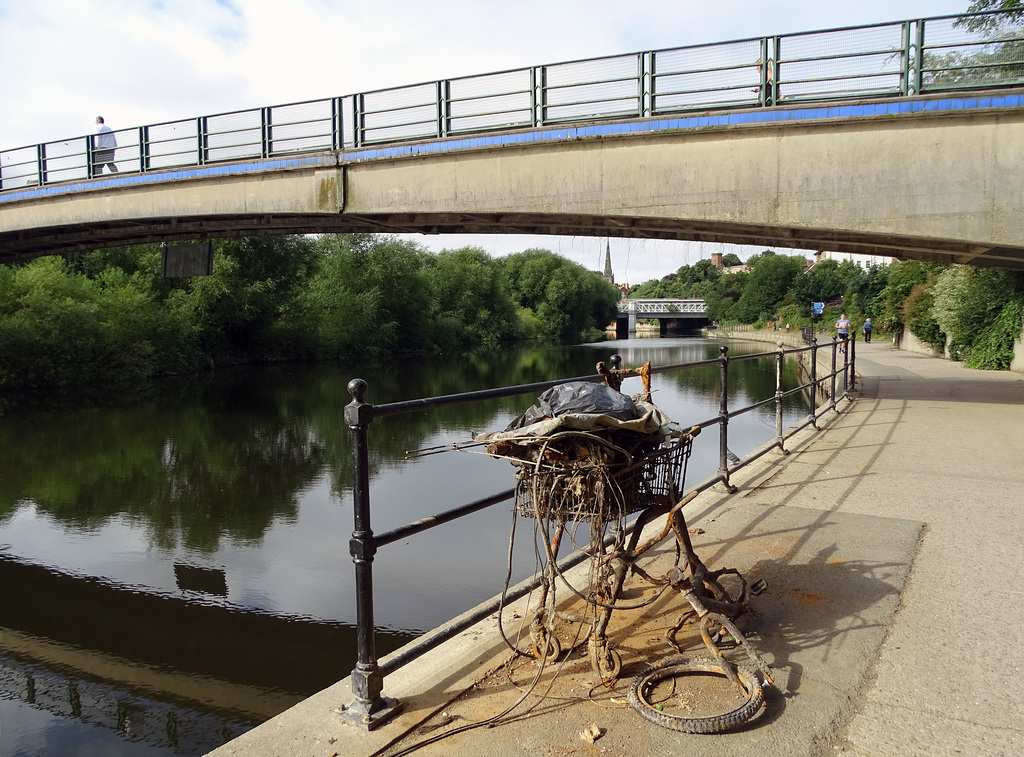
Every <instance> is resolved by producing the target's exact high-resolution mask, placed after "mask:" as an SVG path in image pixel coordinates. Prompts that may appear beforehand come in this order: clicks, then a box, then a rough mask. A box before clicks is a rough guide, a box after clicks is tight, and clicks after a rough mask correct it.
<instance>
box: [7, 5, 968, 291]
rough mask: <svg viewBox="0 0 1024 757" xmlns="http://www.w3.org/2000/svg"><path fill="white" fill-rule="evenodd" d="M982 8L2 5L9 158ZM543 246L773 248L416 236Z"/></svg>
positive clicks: (654, 256) (652, 269)
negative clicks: (544, 69)
mask: <svg viewBox="0 0 1024 757" xmlns="http://www.w3.org/2000/svg"><path fill="white" fill-rule="evenodd" d="M969 4H970V0H859V1H858V2H856V3H850V2H834V1H832V0H825V1H823V0H774V2H769V1H768V0H730V2H727V3H714V2H707V0H647V1H646V2H643V1H641V2H637V3H626V2H622V0H588V1H587V2H582V1H579V0H577V1H573V2H567V1H563V0H511V1H510V0H502V1H501V2H498V1H496V0H475V1H474V2H466V1H460V0H434V1H433V2H422V1H421V0H417V1H416V2H413V1H412V0H374V2H366V0H360V2H356V1H355V0H288V2H285V3H281V2H270V1H269V0H0V71H3V72H5V75H4V77H3V80H4V83H3V86H2V94H0V150H6V149H10V148H15V147H23V146H25V145H30V144H36V143H40V142H48V141H55V140H61V139H67V138H70V137H75V136H80V135H84V134H87V133H91V132H92V130H93V128H94V127H93V121H94V119H95V117H96V116H97V115H102V116H103V117H104V118H105V119H106V122H107V123H108V124H109V125H111V126H112V127H113V128H114V129H123V128H126V127H130V126H142V125H146V124H155V123H161V122H165V121H174V120H178V119H182V118H188V117H192V116H201V115H211V114H215V113H224V112H228V111H233V110H241V109H247V108H253V107H259V106H269V105H278V104H284V103H291V102H301V101H304V100H317V99H323V98H328V97H334V96H338V95H347V94H352V93H356V92H366V91H370V90H375V89H382V88H386V87H393V86H402V85H407V84H415V83H418V82H423V81H431V80H435V79H448V78H454V77H458V76H466V75H473V74H481V73H487V72H491V71H500V70H505V69H510V68H519V67H523V66H531V65H540V64H544V63H556V62H559V61H569V60H576V59H581V58H592V57H599V56H604V55H614V54H619V53H631V52H639V51H644V50H656V49H662V48H671V47H678V46H683V45H693V44H706V43H711V42H722V41H727V40H734V39H743V38H748V37H760V36H768V35H774V34H787V33H792V32H799V31H808V30H817V29H828V28H836V27H842V26H858V25H865V24H875V23H881V22H887V21H900V20H905V19H911V18H921V17H927V16H937V15H947V14H955V13H959V12H962V11H963V10H965V9H966V7H967V6H968V5H969ZM409 238H411V239H415V240H416V241H418V242H420V243H422V244H423V245H424V246H425V247H427V248H429V249H431V250H435V251H436V250H440V249H443V248H448V249H454V248H458V247H463V246H466V245H473V246H479V247H482V248H483V249H484V250H486V251H487V252H488V253H490V254H492V255H497V256H500V255H505V254H508V253H511V252H519V251H522V250H524V249H528V248H531V247H542V248H544V249H549V250H552V251H554V252H557V253H559V254H561V255H564V256H565V257H568V258H570V259H573V260H575V261H577V262H579V263H581V264H583V265H585V266H586V267H588V268H591V269H594V270H603V268H604V253H605V248H606V245H607V244H610V245H611V255H612V267H613V272H614V274H615V277H616V281H618V282H628V283H632V284H635V283H641V282H643V281H646V280H647V279H651V278H661V277H662V276H664V275H665V274H668V273H672V272H674V271H675V270H676V269H677V268H679V267H680V266H681V265H684V264H687V265H692V264H694V263H696V262H697V261H698V260H700V259H702V258H707V257H709V256H710V253H711V252H735V253H737V254H738V255H739V256H740V258H742V259H746V258H747V257H749V255H751V254H753V253H755V252H758V251H759V250H760V249H761V248H760V247H742V246H741V247H734V246H730V245H707V244H699V243H693V242H668V241H654V240H638V239H634V240H630V239H612V240H610V242H609V240H606V239H604V238H601V239H597V238H588V237H549V236H531V237H523V236H513V235H490V236H470V235H445V236H420V235H410V236H409Z"/></svg>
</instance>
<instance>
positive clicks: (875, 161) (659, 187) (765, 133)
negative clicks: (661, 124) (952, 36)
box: [346, 112, 1024, 252]
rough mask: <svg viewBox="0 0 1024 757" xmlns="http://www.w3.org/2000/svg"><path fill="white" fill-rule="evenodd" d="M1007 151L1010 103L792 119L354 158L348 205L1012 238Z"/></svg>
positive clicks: (684, 225) (772, 234) (804, 232)
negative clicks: (907, 114) (962, 111)
mask: <svg viewBox="0 0 1024 757" xmlns="http://www.w3.org/2000/svg"><path fill="white" fill-rule="evenodd" d="M1021 164H1024V112H1020V113H1018V112H1014V113H1013V114H1010V115H1007V114H1002V115H998V114H991V113H984V112H972V113H969V114H966V115H963V116H957V115H954V114H947V115H943V116H935V117H914V118H902V117H897V116H894V117H890V118H874V119H865V120H847V121H842V120H840V121H826V122H822V123H805V122H797V123H784V124H776V125H770V126H766V125H760V126H757V127H756V128H743V127H733V128H728V129H714V130H708V131H689V132H682V133H669V134H660V133H652V134H648V135H643V136H641V135H631V136H629V137H625V138H622V139H614V138H602V139H595V140H590V141H580V142H577V143H570V144H565V143H557V144H554V145H552V144H544V143H531V144H530V145H528V146H521V147H514V148H508V149H504V150H500V151H493V150H489V151H481V152H479V153H475V154H461V155H440V156H436V157H420V158H415V159H408V160H401V161H393V162H390V163H366V164H360V165H357V166H353V167H352V168H351V170H350V171H349V172H348V174H347V195H346V209H347V211H348V212H352V213H358V214H371V215H376V214H386V213H389V212H394V211H395V210H397V209H401V210H402V211H403V212H408V213H411V214H444V213H465V214H492V213H503V212H506V213H512V212H515V213H528V214H541V215H543V214H558V215H563V214H569V215H572V216H582V217H598V218H621V219H623V221H622V222H623V223H624V224H626V225H629V224H632V223H634V221H633V220H629V219H645V221H644V222H645V223H647V224H648V225H657V224H656V223H655V222H656V221H662V222H664V223H666V224H669V225H671V226H672V227H673V228H678V229H690V230H700V229H703V230H710V231H713V232H715V233H717V234H718V235H719V237H717V238H719V239H729V238H730V237H731V236H733V235H743V234H748V233H751V231H752V230H753V229H756V230H758V234H759V237H758V238H759V239H761V241H763V242H764V243H766V244H772V243H778V244H785V243H787V242H788V243H790V244H793V243H799V244H806V243H811V242H813V244H814V245H820V247H821V249H835V248H836V246H837V245H838V243H839V242H841V241H843V240H846V241H848V242H849V241H857V240H860V241H861V242H863V243H864V244H868V242H869V241H870V242H871V243H872V244H873V245H874V246H875V247H876V248H887V247H888V246H892V247H900V246H907V245H911V246H913V244H917V245H918V246H921V247H927V246H928V245H929V244H935V243H936V240H956V241H959V242H961V243H963V244H966V245H968V246H969V245H972V244H973V245H977V246H979V247H984V248H988V247H993V246H1000V245H1008V246H1020V247H1024V214H1021V213H1020V212H1019V210H1020V209H1019V198H1020V197H1022V196H1024V172H1021V171H1020V170H1019V166H1020V165H1021ZM641 225H642V224H641ZM914 238H917V240H918V241H917V242H916V243H915V242H912V241H910V240H913V239H914ZM889 251H890V252H891V249H890V250H889ZM965 251H966V248H965Z"/></svg>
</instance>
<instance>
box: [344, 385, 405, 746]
mask: <svg viewBox="0 0 1024 757" xmlns="http://www.w3.org/2000/svg"><path fill="white" fill-rule="evenodd" d="M366 388H367V386H366V382H365V381H363V380H362V379H358V378H357V379H352V380H351V381H349V382H348V391H349V394H351V395H352V401H351V402H350V403H349V404H347V405H346V406H345V423H347V424H348V427H349V439H350V443H351V444H352V471H353V474H354V475H353V491H352V495H353V497H352V498H353V502H352V510H353V513H354V520H355V530H354V531H353V532H352V540H351V541H349V552H350V553H351V554H352V562H353V563H354V564H355V569H356V667H355V669H354V670H353V671H352V676H351V678H350V681H351V683H352V693H353V694H354V695H355V699H354V700H352V702H351V703H350V704H348V705H347V706H346V707H345V708H344V709H343V710H342V711H340V712H339V714H340V715H341V716H342V717H343V718H344V719H346V720H348V721H349V722H351V723H354V724H355V725H358V726H361V727H362V728H365V729H366V730H368V731H372V730H373V729H374V728H376V727H377V726H379V725H381V724H382V723H384V722H385V721H387V720H388V718H390V717H392V716H393V715H395V714H397V713H398V711H399V710H401V707H402V705H401V703H400V702H399V701H398V700H396V699H389V698H388V697H385V696H382V694H381V692H383V690H384V672H383V671H382V670H381V669H380V667H379V666H378V665H377V653H376V651H375V649H374V631H373V555H374V553H375V552H376V551H377V544H376V542H375V541H374V538H373V530H372V529H371V528H370V473H369V451H368V444H367V427H368V426H369V424H370V421H372V420H373V406H372V405H368V404H367V403H365V402H363V396H364V395H365V394H366Z"/></svg>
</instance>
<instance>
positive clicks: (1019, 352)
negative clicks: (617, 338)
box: [1010, 331, 1024, 373]
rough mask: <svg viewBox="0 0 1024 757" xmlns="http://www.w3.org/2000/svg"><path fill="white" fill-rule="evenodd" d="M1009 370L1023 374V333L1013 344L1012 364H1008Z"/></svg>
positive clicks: (1023, 332)
mask: <svg viewBox="0 0 1024 757" xmlns="http://www.w3.org/2000/svg"><path fill="white" fill-rule="evenodd" d="M1010 370H1011V371H1014V372H1016V373H1024V331H1022V332H1021V335H1020V339H1018V340H1017V341H1015V342H1014V343H1013V362H1011V363H1010Z"/></svg>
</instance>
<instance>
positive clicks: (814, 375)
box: [811, 336, 818, 428]
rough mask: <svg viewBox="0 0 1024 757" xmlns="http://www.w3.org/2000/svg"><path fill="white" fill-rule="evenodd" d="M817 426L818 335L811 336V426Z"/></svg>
mask: <svg viewBox="0 0 1024 757" xmlns="http://www.w3.org/2000/svg"><path fill="white" fill-rule="evenodd" d="M817 427H818V337H816V336H812V337H811V428H817Z"/></svg>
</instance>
